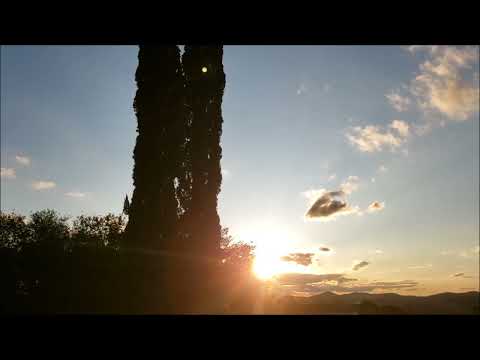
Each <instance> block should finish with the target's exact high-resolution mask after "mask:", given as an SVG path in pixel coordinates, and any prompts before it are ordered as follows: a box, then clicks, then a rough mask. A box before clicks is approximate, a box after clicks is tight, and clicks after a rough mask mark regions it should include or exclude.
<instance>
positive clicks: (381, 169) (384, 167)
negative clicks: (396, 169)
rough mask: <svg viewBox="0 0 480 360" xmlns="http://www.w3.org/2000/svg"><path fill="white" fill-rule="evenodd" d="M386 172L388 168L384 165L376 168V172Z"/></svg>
mask: <svg viewBox="0 0 480 360" xmlns="http://www.w3.org/2000/svg"><path fill="white" fill-rule="evenodd" d="M387 171H388V168H387V167H386V166H385V165H380V166H379V167H378V172H379V173H386V172H387Z"/></svg>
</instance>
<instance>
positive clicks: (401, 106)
mask: <svg viewBox="0 0 480 360" xmlns="http://www.w3.org/2000/svg"><path fill="white" fill-rule="evenodd" d="M385 97H386V98H387V99H388V102H389V103H390V105H392V106H393V108H394V109H395V110H397V111H398V112H403V111H407V110H408V108H409V106H410V99H409V98H408V97H405V96H402V95H400V94H398V93H396V92H393V91H392V92H391V93H390V94H387V95H385Z"/></svg>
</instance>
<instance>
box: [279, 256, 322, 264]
mask: <svg viewBox="0 0 480 360" xmlns="http://www.w3.org/2000/svg"><path fill="white" fill-rule="evenodd" d="M314 255H315V254H313V253H292V254H289V255H287V256H282V257H281V260H283V261H287V262H288V261H291V262H295V263H297V264H299V265H303V266H308V265H310V264H311V263H312V258H313V256H314Z"/></svg>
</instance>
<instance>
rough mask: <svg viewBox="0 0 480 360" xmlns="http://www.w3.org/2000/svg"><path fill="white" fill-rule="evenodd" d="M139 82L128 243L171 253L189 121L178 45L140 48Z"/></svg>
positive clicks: (142, 46)
mask: <svg viewBox="0 0 480 360" xmlns="http://www.w3.org/2000/svg"><path fill="white" fill-rule="evenodd" d="M135 80H136V82H137V86H138V89H137V93H136V95H135V100H134V109H135V113H136V116H137V124H138V125H137V132H138V136H137V142H136V145H135V149H134V155H133V157H134V160H135V164H134V170H133V184H134V186H135V189H134V192H133V196H132V202H131V205H130V207H129V216H130V218H129V222H128V226H127V230H126V239H125V240H126V243H127V244H128V246H130V247H140V248H149V249H163V250H166V249H172V248H173V247H174V245H175V244H174V242H175V238H176V232H177V230H178V226H177V223H178V212H177V207H178V205H177V204H178V203H177V199H176V196H175V176H176V173H177V168H178V167H179V162H180V147H181V145H182V130H183V123H184V120H185V117H184V96H183V93H184V83H183V76H182V69H181V64H180V50H179V49H178V47H177V46H145V45H141V46H140V50H139V54H138V68H137V71H136V74H135Z"/></svg>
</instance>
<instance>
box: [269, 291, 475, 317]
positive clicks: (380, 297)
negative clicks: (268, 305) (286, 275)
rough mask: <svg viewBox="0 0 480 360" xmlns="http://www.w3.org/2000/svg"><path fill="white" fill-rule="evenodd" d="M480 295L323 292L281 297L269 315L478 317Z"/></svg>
mask: <svg viewBox="0 0 480 360" xmlns="http://www.w3.org/2000/svg"><path fill="white" fill-rule="evenodd" d="M479 304H480V293H479V292H478V291H471V292H466V293H441V294H435V295H431V296H403V295H399V294H394V293H386V294H368V293H351V294H343V295H337V294H335V293H332V292H325V293H322V294H319V295H314V296H310V297H294V296H288V297H284V298H283V299H282V300H281V301H280V302H279V303H278V304H275V305H273V306H272V309H271V310H272V312H280V313H284V314H452V315H457V314H480V306H479Z"/></svg>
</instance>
